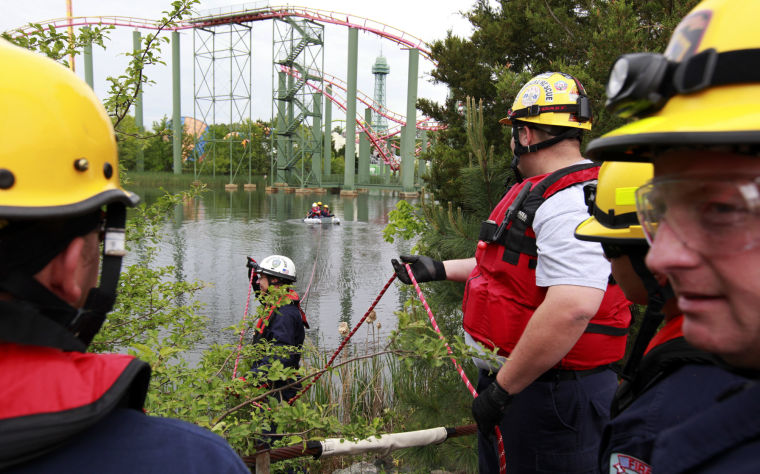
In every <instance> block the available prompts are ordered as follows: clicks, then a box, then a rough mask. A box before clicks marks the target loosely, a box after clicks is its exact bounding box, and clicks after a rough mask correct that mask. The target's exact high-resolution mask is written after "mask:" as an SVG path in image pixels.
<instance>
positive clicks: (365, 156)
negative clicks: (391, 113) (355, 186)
mask: <svg viewBox="0 0 760 474" xmlns="http://www.w3.org/2000/svg"><path fill="white" fill-rule="evenodd" d="M371 121H372V109H370V108H369V107H367V108H366V109H364V123H365V127H369V126H370V122H371ZM359 184H369V138H367V134H366V133H363V132H362V133H361V134H360V135H359Z"/></svg>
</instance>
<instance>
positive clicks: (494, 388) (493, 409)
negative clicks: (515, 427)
mask: <svg viewBox="0 0 760 474" xmlns="http://www.w3.org/2000/svg"><path fill="white" fill-rule="evenodd" d="M511 402H512V395H510V394H509V393H508V392H507V391H506V390H504V389H503V388H501V385H499V383H498V382H497V381H496V380H494V381H493V383H492V384H491V385H489V386H488V387H487V388H486V389H485V390H483V392H481V393H480V394H479V395H478V398H476V399H475V400H474V401H473V402H472V416H473V418H475V421H476V422H477V423H478V431H480V432H481V433H482V434H483V436H485V437H487V438H488V437H490V436H492V435H493V434H494V433H493V429H494V427H495V426H498V424H499V422H500V421H501V419H502V418H503V417H504V413H505V412H506V411H507V407H509V404H510V403H511Z"/></svg>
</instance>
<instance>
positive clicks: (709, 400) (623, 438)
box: [600, 364, 760, 474]
mask: <svg viewBox="0 0 760 474" xmlns="http://www.w3.org/2000/svg"><path fill="white" fill-rule="evenodd" d="M745 381H746V379H744V378H743V377H739V376H737V375H734V374H731V373H729V372H727V371H725V370H723V369H721V368H720V367H717V366H715V365H705V364H686V365H683V366H682V367H680V368H678V369H676V370H675V371H674V372H673V373H671V374H669V375H668V376H667V377H665V378H663V379H662V380H660V381H659V382H658V383H657V384H656V385H654V386H653V387H651V388H650V389H648V390H647V391H645V392H644V393H643V394H641V395H640V396H639V397H638V398H637V399H636V400H635V401H634V402H633V403H632V404H631V405H630V406H628V407H627V408H625V409H624V410H623V411H622V412H621V413H620V414H619V415H618V416H617V417H615V418H613V419H612V420H611V421H610V422H609V424H608V425H607V426H606V427H605V431H604V435H603V437H602V455H601V461H600V462H601V469H602V472H605V473H606V472H609V473H620V472H626V473H628V472H630V473H633V472H637V473H638V472H640V473H645V472H650V471H647V468H649V467H651V466H653V462H654V456H655V455H654V453H655V452H656V451H657V450H662V447H661V444H660V443H661V440H660V438H659V437H660V435H661V433H663V431H664V430H666V429H668V428H670V427H673V426H678V425H679V424H682V423H685V422H688V421H689V419H690V418H692V417H694V416H697V415H699V413H701V412H702V411H703V410H705V409H706V408H708V407H710V406H712V405H714V404H715V403H717V402H716V401H717V399H718V397H720V395H721V394H723V393H725V392H726V390H729V389H731V387H734V388H736V387H740V386H741V384H743V383H744V382H745ZM701 436H703V437H705V439H711V435H710V431H709V430H708V431H703V432H702V434H701ZM681 454H682V453H679V452H675V451H674V452H670V453H663V455H665V456H667V457H669V458H672V457H677V456H680V455H681ZM621 469H622V470H621ZM653 472H654V473H656V474H660V472H661V470H660V469H658V468H656V467H655V469H654V471H653ZM726 472H729V471H726ZM758 472H760V471H758Z"/></svg>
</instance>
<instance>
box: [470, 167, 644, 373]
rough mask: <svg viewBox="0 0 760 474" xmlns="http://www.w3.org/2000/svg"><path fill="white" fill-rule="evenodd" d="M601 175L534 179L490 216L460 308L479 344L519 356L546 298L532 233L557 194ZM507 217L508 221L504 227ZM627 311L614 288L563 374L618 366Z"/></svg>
mask: <svg viewBox="0 0 760 474" xmlns="http://www.w3.org/2000/svg"><path fill="white" fill-rule="evenodd" d="M598 171H599V167H598V165H594V164H590V163H589V164H580V165H574V166H571V167H568V168H564V169H562V170H559V171H557V172H555V173H552V174H544V175H539V176H534V177H531V178H528V179H526V180H525V181H523V182H522V183H520V184H518V185H515V186H513V187H512V189H510V190H509V192H507V194H506V195H505V196H504V198H502V200H501V202H500V203H499V204H498V205H497V206H496V208H495V209H494V210H493V211H492V212H491V215H490V217H489V220H488V221H486V223H484V229H488V226H490V231H486V232H484V231H481V238H480V240H481V241H480V242H478V250H477V251H476V252H475V259H476V261H477V265H476V266H475V268H474V269H473V271H472V273H471V274H470V276H469V277H468V279H467V284H466V286H465V294H464V301H463V303H462V311H463V313H464V320H463V326H464V329H465V331H467V333H469V334H470V335H471V336H472V337H473V338H474V339H475V340H476V341H478V342H480V343H482V344H484V345H485V346H487V347H489V348H494V347H496V348H498V352H499V354H500V355H503V356H508V355H509V354H510V352H511V351H512V350H513V349H514V347H515V345H516V344H517V341H519V339H520V337H521V336H522V333H523V331H524V330H525V326H526V325H527V324H528V320H530V318H531V316H532V315H533V313H534V311H535V310H536V308H538V306H539V305H540V304H541V303H542V302H543V300H544V298H545V297H546V291H547V289H546V288H543V287H539V286H537V285H536V270H535V268H536V263H537V255H538V253H537V250H536V240H535V239H536V234H535V233H534V231H533V228H532V227H531V225H532V222H533V217H534V215H535V211H536V210H537V209H538V207H539V206H540V205H541V203H543V202H544V201H545V200H546V199H547V198H549V197H550V196H552V195H553V194H555V193H556V192H558V191H561V190H562V189H565V188H567V187H569V186H572V185H575V184H579V183H584V182H588V181H592V180H595V179H596V178H597V175H598ZM513 204H514V205H513ZM507 214H509V217H508V221H507V222H505V223H504V225H501V224H502V221H504V220H505V217H507ZM485 235H487V237H486V236H485ZM484 240H485V241H484ZM629 305H630V302H629V301H628V300H627V299H626V298H625V296H624V295H623V292H622V290H621V289H620V288H619V287H618V286H617V285H614V284H611V285H608V286H607V290H606V291H605V294H604V298H603V299H602V303H601V305H600V307H599V310H598V311H597V313H596V314H595V315H594V317H593V318H592V319H591V322H590V323H589V327H588V328H587V330H586V332H585V333H584V334H583V335H582V336H581V337H580V339H579V340H578V342H577V343H576V344H575V346H573V348H572V349H571V350H570V352H568V353H567V355H565V357H563V358H562V360H561V361H560V362H559V364H558V366H557V367H558V368H563V369H572V370H584V369H591V368H594V367H598V366H600V365H604V364H609V363H612V362H616V361H619V360H620V359H621V358H622V357H623V355H624V353H625V344H626V334H627V328H628V326H629V325H630V321H631V313H630V310H629Z"/></svg>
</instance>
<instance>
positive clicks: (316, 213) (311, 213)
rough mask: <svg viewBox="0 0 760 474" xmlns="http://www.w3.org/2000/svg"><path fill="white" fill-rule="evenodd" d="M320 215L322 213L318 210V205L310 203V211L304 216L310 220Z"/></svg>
mask: <svg viewBox="0 0 760 474" xmlns="http://www.w3.org/2000/svg"><path fill="white" fill-rule="evenodd" d="M321 214H322V211H321V210H320V209H319V205H318V204H317V203H316V202H315V203H312V205H311V209H309V214H308V215H307V216H306V217H307V218H308V219H312V218H315V217H320V216H321Z"/></svg>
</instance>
